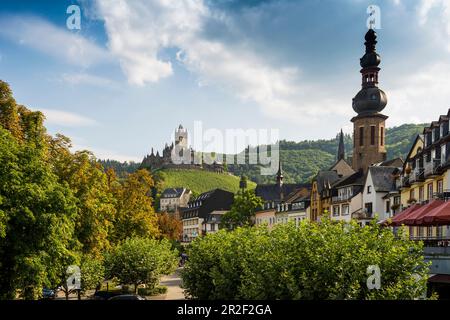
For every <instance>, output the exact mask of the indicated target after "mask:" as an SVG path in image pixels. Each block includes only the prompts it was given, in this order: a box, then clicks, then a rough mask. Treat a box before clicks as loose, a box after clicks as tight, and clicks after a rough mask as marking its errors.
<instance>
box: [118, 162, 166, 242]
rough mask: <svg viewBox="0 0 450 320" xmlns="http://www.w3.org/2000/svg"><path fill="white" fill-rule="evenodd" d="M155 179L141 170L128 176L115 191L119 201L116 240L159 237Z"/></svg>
mask: <svg viewBox="0 0 450 320" xmlns="http://www.w3.org/2000/svg"><path fill="white" fill-rule="evenodd" d="M153 185H154V184H153V179H152V177H151V175H150V173H149V172H148V171H147V170H145V169H141V170H138V171H136V172H135V173H132V174H130V175H128V176H127V178H126V179H125V181H124V182H123V183H122V184H121V185H120V186H118V187H116V188H115V189H114V195H115V198H116V200H117V204H116V209H117V213H116V216H115V225H114V240H115V241H116V242H119V241H121V240H124V239H127V238H131V237H157V236H159V229H158V217H157V216H156V213H155V211H154V209H153V199H152V197H151V194H150V193H151V189H152V187H153Z"/></svg>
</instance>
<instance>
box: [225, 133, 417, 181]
mask: <svg viewBox="0 0 450 320" xmlns="http://www.w3.org/2000/svg"><path fill="white" fill-rule="evenodd" d="M425 126H426V125H425V124H418V125H416V124H404V125H401V126H399V127H393V128H388V129H387V130H386V149H387V152H388V154H387V157H388V159H393V158H397V157H401V158H403V159H404V158H405V157H406V155H407V154H408V152H409V149H410V148H411V145H412V143H413V142H414V139H415V137H416V136H417V135H418V134H420V133H422V131H423V128H424V127H425ZM344 143H345V149H346V154H347V155H351V153H352V149H353V140H352V137H351V135H345V138H344ZM337 147H338V136H336V138H335V139H329V140H323V139H322V140H305V141H300V142H294V141H286V140H281V141H280V150H281V153H280V156H281V162H282V164H283V171H284V181H285V182H287V183H294V182H295V183H305V182H308V181H310V180H311V178H312V177H313V176H314V175H315V174H316V173H317V172H318V171H319V170H320V169H326V168H328V167H330V166H331V165H332V164H333V163H334V161H335V159H336V154H337ZM228 169H229V171H230V172H232V173H234V174H235V175H240V174H245V175H247V176H248V177H249V179H251V180H252V181H255V182H257V183H274V181H275V177H274V176H261V175H260V168H259V166H258V165H231V164H229V165H228Z"/></svg>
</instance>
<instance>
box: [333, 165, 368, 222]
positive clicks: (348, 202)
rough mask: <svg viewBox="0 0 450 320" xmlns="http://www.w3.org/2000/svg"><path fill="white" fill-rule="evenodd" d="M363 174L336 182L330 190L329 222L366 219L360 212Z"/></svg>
mask: <svg viewBox="0 0 450 320" xmlns="http://www.w3.org/2000/svg"><path fill="white" fill-rule="evenodd" d="M363 184H364V173H363V171H362V170H360V171H358V172H355V173H353V174H351V175H349V176H346V177H342V178H341V179H339V180H338V181H336V182H335V183H334V184H333V185H332V188H331V194H332V197H331V204H330V206H331V212H330V213H331V220H337V221H347V222H348V221H350V220H351V219H352V218H357V219H358V220H360V221H363V220H366V219H367V217H366V216H365V215H364V214H363V212H362V189H363Z"/></svg>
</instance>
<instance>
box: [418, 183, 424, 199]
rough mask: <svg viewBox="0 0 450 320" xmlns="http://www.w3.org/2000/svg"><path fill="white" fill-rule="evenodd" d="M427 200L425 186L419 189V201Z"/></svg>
mask: <svg viewBox="0 0 450 320" xmlns="http://www.w3.org/2000/svg"><path fill="white" fill-rule="evenodd" d="M424 200H425V192H424V189H423V186H422V187H420V188H419V201H420V202H423V201H424Z"/></svg>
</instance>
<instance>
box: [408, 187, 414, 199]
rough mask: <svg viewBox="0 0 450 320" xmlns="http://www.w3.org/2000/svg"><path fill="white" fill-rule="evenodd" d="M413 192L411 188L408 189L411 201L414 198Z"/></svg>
mask: <svg viewBox="0 0 450 320" xmlns="http://www.w3.org/2000/svg"><path fill="white" fill-rule="evenodd" d="M414 193H415V192H414V189H412V190H410V191H409V199H410V200H411V201H412V200H413V199H414V197H415V194H414Z"/></svg>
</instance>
